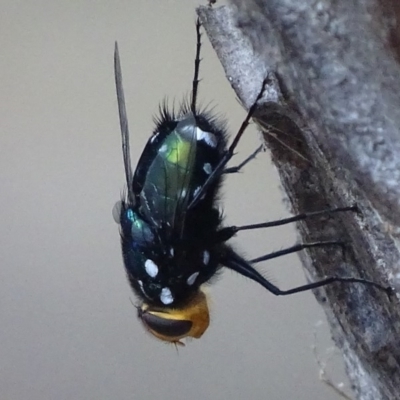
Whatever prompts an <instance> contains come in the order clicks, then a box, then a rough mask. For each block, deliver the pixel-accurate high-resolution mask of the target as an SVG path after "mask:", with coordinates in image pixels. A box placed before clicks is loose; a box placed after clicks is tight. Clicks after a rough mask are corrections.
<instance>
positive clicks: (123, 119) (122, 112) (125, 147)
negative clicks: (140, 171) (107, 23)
mask: <svg viewBox="0 0 400 400" xmlns="http://www.w3.org/2000/svg"><path fill="white" fill-rule="evenodd" d="M114 73H115V86H116V89H117V100H118V111H119V122H120V125H121V136H122V153H123V157H124V167H125V177H126V184H127V187H128V201H129V203H130V204H134V195H133V192H132V181H133V174H132V166H131V155H130V149H129V128H128V118H127V116H126V107H125V96H124V89H123V87H122V72H121V63H120V60H119V52H118V43H117V42H115V49H114Z"/></svg>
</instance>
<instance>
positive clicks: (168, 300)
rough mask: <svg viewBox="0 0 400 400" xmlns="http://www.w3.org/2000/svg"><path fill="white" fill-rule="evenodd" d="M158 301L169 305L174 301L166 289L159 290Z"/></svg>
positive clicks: (169, 291)
mask: <svg viewBox="0 0 400 400" xmlns="http://www.w3.org/2000/svg"><path fill="white" fill-rule="evenodd" d="M160 300H161V302H162V303H164V304H171V303H172V302H173V301H174V298H173V296H172V293H171V290H170V289H169V288H167V287H165V288H162V289H161V294H160Z"/></svg>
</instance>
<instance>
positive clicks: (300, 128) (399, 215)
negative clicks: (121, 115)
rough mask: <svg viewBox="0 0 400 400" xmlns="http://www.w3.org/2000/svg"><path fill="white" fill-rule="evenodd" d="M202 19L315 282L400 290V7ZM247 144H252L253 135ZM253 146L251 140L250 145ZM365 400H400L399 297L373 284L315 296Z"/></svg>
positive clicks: (221, 14)
mask: <svg viewBox="0 0 400 400" xmlns="http://www.w3.org/2000/svg"><path fill="white" fill-rule="evenodd" d="M231 3H234V4H232V5H231V6H229V7H228V6H227V7H219V8H211V7H200V8H199V9H198V15H199V16H200V19H201V22H202V23H203V26H204V28H205V30H206V32H207V34H208V37H209V38H210V41H211V43H212V45H213V47H214V49H215V51H216V52H217V54H218V57H219V58H220V60H221V63H222V65H223V67H224V69H225V72H226V76H227V78H228V79H229V81H230V82H231V84H232V87H233V88H234V90H235V92H236V94H237V95H238V97H239V99H240V100H241V101H242V103H243V105H244V106H245V107H246V108H249V107H250V106H251V104H252V102H253V101H254V99H255V97H256V96H257V94H258V92H259V91H260V88H261V86H262V81H263V79H264V78H265V77H266V76H268V80H267V84H266V90H265V92H264V95H263V99H262V102H261V103H262V105H261V106H260V107H259V109H258V111H257V114H256V115H255V118H254V120H255V121H256V122H257V123H258V125H259V126H260V127H261V129H262V131H263V133H264V139H265V142H266V144H267V146H268V147H269V149H270V151H271V156H272V160H273V162H274V163H275V165H276V167H277V168H278V171H279V174H280V178H281V181H282V185H283V188H284V190H285V193H286V199H287V200H288V204H289V206H290V208H291V211H292V212H293V213H294V214H300V213H303V212H309V211H316V210H321V209H326V208H334V207H343V206H348V205H353V204H356V205H357V207H358V209H359V212H346V213H338V214H332V215H329V216H328V217H325V218H310V219H307V220H305V221H303V222H301V223H299V224H298V225H297V226H298V231H299V234H300V236H301V240H302V241H303V242H315V241H319V240H332V239H333V240H334V239H341V240H344V241H346V243H347V244H346V249H345V252H344V253H343V252H342V251H341V250H340V249H332V248H326V249H325V248H324V249H313V250H310V251H307V252H305V251H304V252H302V254H301V259H302V262H303V265H304V267H305V269H306V271H307V274H308V276H309V279H310V280H311V281H316V280H319V279H321V278H323V277H325V276H332V275H338V276H344V277H362V278H365V279H369V280H372V281H374V282H378V283H380V284H382V285H384V286H388V285H390V286H392V287H394V289H395V290H396V292H397V291H398V289H399V288H400V251H399V240H398V239H399V234H400V230H399V225H400V132H399V128H398V127H400V69H399V59H400V54H399V50H400V47H399V44H400V40H399V36H400V31H399V26H398V25H397V24H398V21H399V15H400V5H398V4H397V3H396V2H395V1H394V0H393V1H391V0H381V1H379V0H352V1H337V0H318V1H316V0H302V1H300V0H247V1H240V0H232V1H231ZM244 137H245V136H244ZM242 140H243V139H242ZM314 292H315V294H316V296H317V299H318V301H319V302H320V303H321V304H322V305H323V306H324V309H325V310H326V313H327V316H328V320H329V323H330V325H331V331H332V335H333V338H334V341H335V342H336V344H337V346H338V347H339V348H341V350H342V351H343V355H344V359H345V364H346V369H347V372H348V375H349V378H350V381H351V384H352V387H353V390H354V393H355V396H356V398H358V399H363V400H365V399H368V400H378V399H400V334H399V331H400V318H399V308H398V297H397V296H396V295H394V296H392V297H391V298H390V299H389V298H388V296H386V295H385V293H384V292H382V291H379V290H375V289H374V288H371V287H369V286H365V285H361V284H338V283H335V284H332V285H329V286H326V287H324V288H323V289H319V290H316V291H314Z"/></svg>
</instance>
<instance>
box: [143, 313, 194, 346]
mask: <svg viewBox="0 0 400 400" xmlns="http://www.w3.org/2000/svg"><path fill="white" fill-rule="evenodd" d="M141 320H142V321H143V324H144V325H145V326H146V328H147V329H148V330H149V331H150V332H151V333H153V334H154V335H155V336H157V337H159V338H160V339H163V340H166V341H168V342H170V341H176V340H179V339H180V338H182V337H186V336H187V334H188V333H189V332H190V330H191V328H192V325H193V324H192V322H191V321H186V320H174V319H169V318H168V314H165V318H164V317H162V316H159V315H154V314H152V313H151V312H143V313H142V315H141Z"/></svg>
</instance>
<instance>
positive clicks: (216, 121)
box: [153, 96, 228, 142]
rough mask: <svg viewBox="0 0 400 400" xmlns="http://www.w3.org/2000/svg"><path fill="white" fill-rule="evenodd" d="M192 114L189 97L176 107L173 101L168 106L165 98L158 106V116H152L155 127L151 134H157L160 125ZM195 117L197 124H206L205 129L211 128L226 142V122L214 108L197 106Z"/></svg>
mask: <svg viewBox="0 0 400 400" xmlns="http://www.w3.org/2000/svg"><path fill="white" fill-rule="evenodd" d="M190 112H192V110H191V105H190V96H189V97H185V99H184V100H183V101H181V103H180V104H179V106H178V107H176V105H175V101H173V102H172V105H171V104H169V100H168V98H167V97H165V98H164V99H163V101H162V102H161V103H160V104H159V106H158V115H154V116H153V122H154V124H155V125H156V128H155V129H154V131H153V133H156V132H158V130H159V128H160V126H161V125H164V124H165V123H169V122H175V121H177V120H178V119H179V118H181V117H182V116H184V115H186V114H189V113H190ZM194 115H195V117H196V121H197V123H200V125H201V124H204V123H206V124H207V128H211V127H213V128H214V129H213V131H214V133H216V132H217V131H218V133H219V134H221V135H222V137H223V139H224V141H225V142H226V140H227V137H228V135H227V121H226V119H225V117H223V116H221V115H220V114H217V113H215V111H214V107H211V106H210V105H207V106H205V107H203V106H201V105H200V106H198V107H197V110H196V112H195V114H194ZM206 130H208V129H206Z"/></svg>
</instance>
